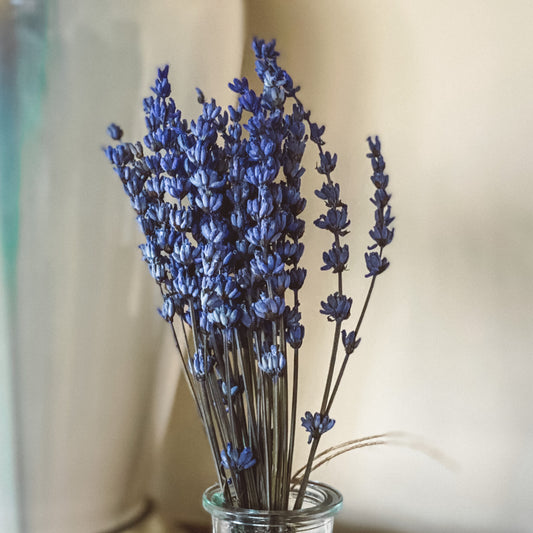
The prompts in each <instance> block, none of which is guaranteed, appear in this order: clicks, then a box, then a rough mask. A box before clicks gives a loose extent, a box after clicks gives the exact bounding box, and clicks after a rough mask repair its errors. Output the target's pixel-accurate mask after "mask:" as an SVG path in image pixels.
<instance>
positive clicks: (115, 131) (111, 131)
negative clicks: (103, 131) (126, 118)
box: [107, 124, 124, 141]
mask: <svg viewBox="0 0 533 533" xmlns="http://www.w3.org/2000/svg"><path fill="white" fill-rule="evenodd" d="M107 134H108V135H109V136H110V137H111V138H112V139H113V140H115V141H120V139H122V135H123V134H124V132H123V131H122V129H121V128H120V126H117V125H116V124H110V125H109V127H108V128H107Z"/></svg>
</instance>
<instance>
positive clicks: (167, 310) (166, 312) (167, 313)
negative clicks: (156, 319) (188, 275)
mask: <svg viewBox="0 0 533 533" xmlns="http://www.w3.org/2000/svg"><path fill="white" fill-rule="evenodd" d="M158 311H159V314H160V315H161V317H162V318H163V319H164V320H166V321H167V322H172V321H173V320H174V314H175V313H176V306H175V305H174V300H173V299H172V298H170V297H167V298H165V301H164V302H163V307H162V308H161V309H158Z"/></svg>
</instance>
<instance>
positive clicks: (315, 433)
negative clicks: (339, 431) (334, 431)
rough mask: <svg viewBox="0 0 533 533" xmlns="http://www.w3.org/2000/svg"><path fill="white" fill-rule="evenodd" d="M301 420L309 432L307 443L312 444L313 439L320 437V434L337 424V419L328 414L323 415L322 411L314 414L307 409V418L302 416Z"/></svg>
mask: <svg viewBox="0 0 533 533" xmlns="http://www.w3.org/2000/svg"><path fill="white" fill-rule="evenodd" d="M301 420H302V426H303V427H304V428H305V430H306V431H308V432H309V439H308V441H307V444H311V441H312V440H313V439H317V438H319V437H320V435H323V434H324V433H326V431H329V430H330V429H331V428H332V427H333V426H334V425H335V420H332V419H331V418H329V416H328V415H321V414H320V413H315V414H314V415H312V414H311V412H310V411H306V413H305V418H304V417H302V418H301Z"/></svg>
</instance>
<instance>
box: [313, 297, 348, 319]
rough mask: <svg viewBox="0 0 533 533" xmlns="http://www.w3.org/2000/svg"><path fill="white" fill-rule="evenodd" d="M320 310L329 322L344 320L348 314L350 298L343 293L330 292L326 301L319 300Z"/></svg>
mask: <svg viewBox="0 0 533 533" xmlns="http://www.w3.org/2000/svg"><path fill="white" fill-rule="evenodd" d="M320 304H321V306H322V309H321V310H320V312H321V313H322V314H323V315H327V317H328V320H329V321H330V322H335V321H342V320H346V319H347V318H349V316H350V310H351V308H352V299H351V298H348V297H347V296H346V295H344V294H339V293H338V292H336V293H335V294H330V295H329V296H328V299H327V301H326V302H320Z"/></svg>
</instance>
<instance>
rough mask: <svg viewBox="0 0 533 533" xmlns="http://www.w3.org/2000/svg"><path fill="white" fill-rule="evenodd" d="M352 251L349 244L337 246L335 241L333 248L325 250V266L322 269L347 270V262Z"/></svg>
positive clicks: (323, 255) (323, 256)
mask: <svg viewBox="0 0 533 533" xmlns="http://www.w3.org/2000/svg"><path fill="white" fill-rule="evenodd" d="M349 255H350V252H349V249H348V245H347V244H345V245H344V246H340V247H339V246H337V244H335V243H333V246H332V247H331V250H329V251H328V252H324V253H323V254H322V259H323V260H324V266H322V267H321V268H320V270H329V269H332V271H333V272H335V273H337V272H343V271H344V270H346V263H347V262H348V258H349Z"/></svg>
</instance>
